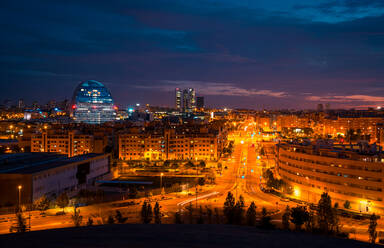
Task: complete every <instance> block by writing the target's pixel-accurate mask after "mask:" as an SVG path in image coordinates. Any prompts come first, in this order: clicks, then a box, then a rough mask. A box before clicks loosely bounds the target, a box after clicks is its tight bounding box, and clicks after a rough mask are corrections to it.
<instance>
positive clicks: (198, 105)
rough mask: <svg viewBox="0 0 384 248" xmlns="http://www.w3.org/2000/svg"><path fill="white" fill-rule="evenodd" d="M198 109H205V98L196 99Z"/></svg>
mask: <svg viewBox="0 0 384 248" xmlns="http://www.w3.org/2000/svg"><path fill="white" fill-rule="evenodd" d="M196 107H197V108H198V109H203V108H204V107H205V106H204V97H203V96H198V97H196Z"/></svg>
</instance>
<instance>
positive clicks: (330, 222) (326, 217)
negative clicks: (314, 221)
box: [317, 192, 336, 234]
mask: <svg viewBox="0 0 384 248" xmlns="http://www.w3.org/2000/svg"><path fill="white" fill-rule="evenodd" d="M335 213H336V212H335V211H333V209H332V201H331V197H330V196H329V195H328V193H326V192H324V193H323V194H321V198H320V200H319V203H318V205H317V217H318V223H319V229H320V231H321V232H323V233H326V234H328V233H330V232H332V231H333V230H332V229H333V227H335V224H336V216H335Z"/></svg>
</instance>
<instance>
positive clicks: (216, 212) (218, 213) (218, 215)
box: [214, 208, 221, 224]
mask: <svg viewBox="0 0 384 248" xmlns="http://www.w3.org/2000/svg"><path fill="white" fill-rule="evenodd" d="M214 211H215V220H216V224H220V223H221V221H220V212H219V209H218V208H214Z"/></svg>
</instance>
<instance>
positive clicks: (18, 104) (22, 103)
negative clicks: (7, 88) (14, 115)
mask: <svg viewBox="0 0 384 248" xmlns="http://www.w3.org/2000/svg"><path fill="white" fill-rule="evenodd" d="M17 107H18V108H19V109H23V108H25V104H24V100H23V99H19V101H18V102H17Z"/></svg>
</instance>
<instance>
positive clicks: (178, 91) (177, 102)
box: [175, 88, 181, 111]
mask: <svg viewBox="0 0 384 248" xmlns="http://www.w3.org/2000/svg"><path fill="white" fill-rule="evenodd" d="M175 107H176V109H177V110H179V111H181V89H180V88H176V89H175Z"/></svg>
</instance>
